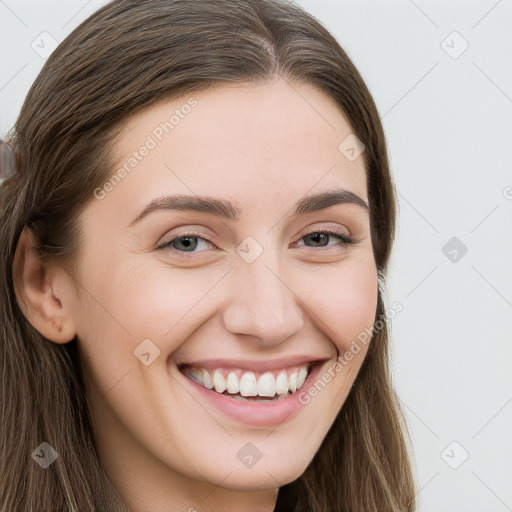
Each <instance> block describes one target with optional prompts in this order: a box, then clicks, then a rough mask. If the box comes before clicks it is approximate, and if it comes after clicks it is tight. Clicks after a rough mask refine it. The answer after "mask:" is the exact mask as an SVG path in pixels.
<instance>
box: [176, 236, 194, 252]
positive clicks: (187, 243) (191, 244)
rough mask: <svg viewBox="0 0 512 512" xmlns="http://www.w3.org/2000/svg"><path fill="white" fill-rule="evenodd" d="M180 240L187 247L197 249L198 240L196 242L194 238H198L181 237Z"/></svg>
mask: <svg viewBox="0 0 512 512" xmlns="http://www.w3.org/2000/svg"><path fill="white" fill-rule="evenodd" d="M179 240H180V241H179V242H178V243H181V244H182V245H183V246H184V247H185V249H190V248H192V250H193V249H195V247H196V245H197V242H196V243H194V242H193V240H196V239H195V238H194V237H188V236H187V237H182V238H180V239H179ZM183 241H185V243H183Z"/></svg>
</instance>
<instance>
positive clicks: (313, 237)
mask: <svg viewBox="0 0 512 512" xmlns="http://www.w3.org/2000/svg"><path fill="white" fill-rule="evenodd" d="M309 236H310V238H311V239H313V242H314V243H318V242H320V240H318V238H319V237H324V238H325V237H326V236H327V235H326V234H325V233H313V234H312V235H309Z"/></svg>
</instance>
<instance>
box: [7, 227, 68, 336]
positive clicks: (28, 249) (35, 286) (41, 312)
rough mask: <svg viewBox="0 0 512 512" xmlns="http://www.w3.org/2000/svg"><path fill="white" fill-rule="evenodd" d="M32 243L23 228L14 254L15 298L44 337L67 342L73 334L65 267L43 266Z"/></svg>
mask: <svg viewBox="0 0 512 512" xmlns="http://www.w3.org/2000/svg"><path fill="white" fill-rule="evenodd" d="M34 242H35V238H34V235H33V233H32V232H31V231H30V229H27V228H26V229H25V230H24V231H23V233H22V234H21V236H20V239H19V241H18V245H17V247H16V253H15V255H14V264H13V279H14V289H15V293H16V298H17V300H18V304H19V306H20V309H21V310H22V312H23V314H24V315H25V317H26V318H27V320H28V321H29V322H30V323H31V324H32V326H33V327H34V328H35V329H37V330H38V331H39V332H40V333H41V334H42V335H43V336H44V337H45V338H47V339H49V340H51V341H54V342H56V343H67V342H69V341H71V340H72V339H73V338H74V337H75V335H76V328H75V325H74V321H73V318H72V316H71V311H70V310H69V306H70V304H69V303H68V301H67V300H66V297H69V293H66V285H67V283H69V279H66V277H67V276H66V271H65V270H64V268H60V267H54V266H52V268H50V267H49V266H48V265H45V264H44V262H43V261H42V259H41V257H40V255H39V253H38V250H37V247H36V244H35V243H34ZM68 292H69V290H68Z"/></svg>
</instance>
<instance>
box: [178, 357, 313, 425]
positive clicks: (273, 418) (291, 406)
mask: <svg viewBox="0 0 512 512" xmlns="http://www.w3.org/2000/svg"><path fill="white" fill-rule="evenodd" d="M322 366H323V365H320V364H316V365H315V366H314V367H313V369H312V371H311V373H310V374H309V376H308V378H307V379H306V381H305V382H304V384H303V385H302V386H301V388H300V389H299V390H297V391H296V392H295V393H293V394H292V395H290V396H289V397H287V398H284V399H282V400H279V401H270V400H269V401H268V402H252V401H244V400H236V399H235V398H231V397H229V396H226V395H222V394H220V393H217V392H216V391H214V390H210V389H207V388H205V387H203V386H201V384H198V383H197V382H195V381H194V380H192V379H191V378H189V377H187V376H186V375H184V374H183V373H181V372H179V373H180V375H181V376H183V377H184V378H185V380H186V382H187V384H188V385H189V386H190V387H191V388H192V389H193V390H194V392H195V393H197V394H199V396H200V397H201V398H204V399H205V400H207V401H208V402H209V403H211V404H212V405H213V406H214V407H216V408H217V409H220V410H221V411H222V412H223V413H225V414H227V415H228V416H231V417H232V418H234V419H236V420H238V421H240V422H241V423H245V424H248V425H253V426H257V427H275V426H276V425H280V424H281V423H284V422H285V421H289V420H291V419H292V418H294V417H295V416H296V415H297V413H298V412H299V411H300V409H301V408H302V407H304V405H305V404H303V403H301V402H300V401H299V395H300V394H301V393H302V392H304V391H305V390H307V389H308V388H309V386H310V385H311V383H312V382H314V381H315V379H316V376H317V375H318V374H319V372H320V370H321V369H322Z"/></svg>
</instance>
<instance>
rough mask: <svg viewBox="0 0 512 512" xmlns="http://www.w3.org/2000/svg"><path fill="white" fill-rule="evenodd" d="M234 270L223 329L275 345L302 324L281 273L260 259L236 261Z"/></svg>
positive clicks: (290, 288) (297, 302)
mask: <svg viewBox="0 0 512 512" xmlns="http://www.w3.org/2000/svg"><path fill="white" fill-rule="evenodd" d="M239 263H240V264H239V265H237V266H236V268H235V269H234V270H233V276H232V283H231V293H230V300H229V301H228V304H227V306H226V308H225V309H224V314H223V322H224V327H225V329H226V330H228V331H229V332H232V333H234V334H245V335H248V336H253V337H255V338H258V340H259V342H260V344H263V345H266V346H272V345H277V344H279V343H282V342H283V341H285V340H287V339H288V338H290V337H291V336H292V335H293V334H295V333H296V332H297V331H299V330H300V329H301V327H302V326H303V325H304V317H303V314H302V310H301V307H300V303H301V301H300V300H299V298H298V297H297V295H296V294H295V293H294V291H293V286H292V283H287V282H286V281H285V280H284V276H283V275H281V274H282V272H279V271H276V270H273V269H271V268H270V267H269V266H268V265H267V262H266V260H265V259H264V258H263V257H260V258H258V259H257V260H256V261H254V262H252V263H245V262H239ZM273 268H275V266H273Z"/></svg>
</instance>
